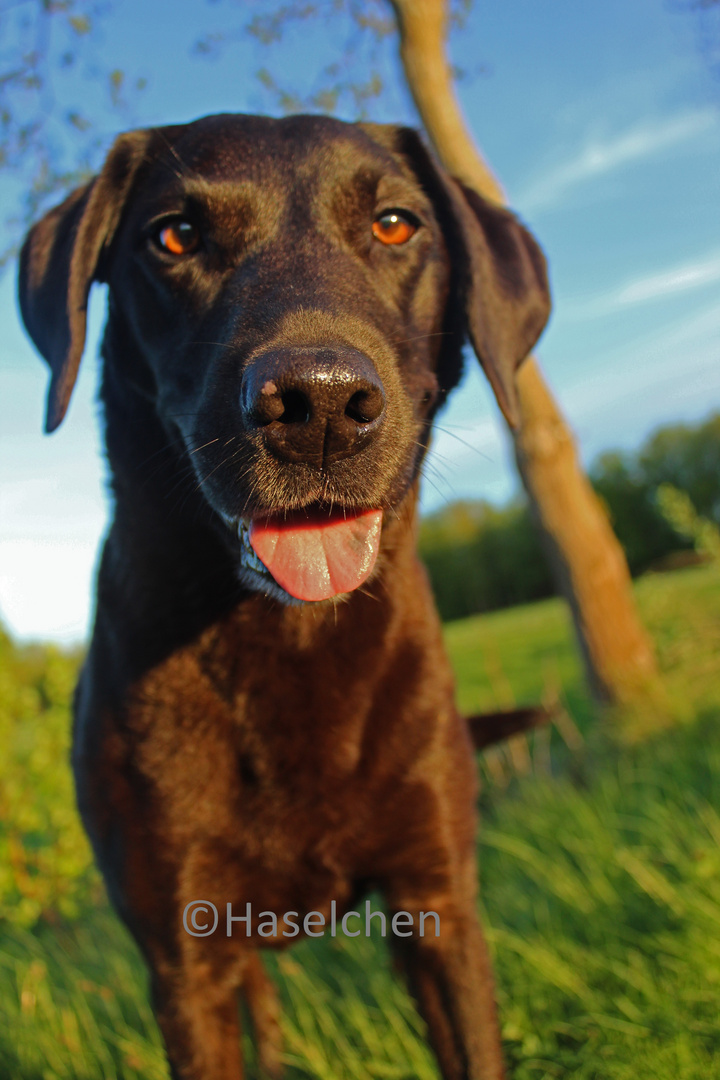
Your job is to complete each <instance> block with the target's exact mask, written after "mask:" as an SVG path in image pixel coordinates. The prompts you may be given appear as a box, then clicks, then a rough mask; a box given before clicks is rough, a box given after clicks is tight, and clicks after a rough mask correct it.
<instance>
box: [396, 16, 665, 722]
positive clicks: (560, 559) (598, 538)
mask: <svg viewBox="0 0 720 1080" xmlns="http://www.w3.org/2000/svg"><path fill="white" fill-rule="evenodd" d="M390 2H391V3H392V6H393V8H394V9H395V14H396V16H397V20H398V24H399V27H400V57H401V60H402V64H403V68H404V71H405V76H406V79H407V82H408V86H409V87H410V91H411V93H412V95H413V98H414V100H415V104H416V106H417V109H418V112H419V114H420V118H421V120H422V122H423V124H424V126H425V129H426V131H427V133H428V135H429V136H430V139H431V141H432V143H433V145H434V147H435V150H436V152H437V154H438V157H439V158H440V161H441V162H442V163H443V165H444V166H445V168H446V169H447V170H448V172H449V173H451V174H452V175H453V176H456V177H457V178H458V179H460V180H462V181H463V182H464V183H465V184H467V185H468V186H469V187H472V188H474V189H475V190H476V191H477V192H478V193H479V194H480V195H483V196H484V197H485V198H486V199H489V200H491V201H493V202H496V203H504V202H505V199H504V195H503V191H502V188H501V187H500V185H499V183H498V182H497V180H496V179H495V177H494V176H493V174H492V173H491V172H490V170H489V169H488V167H487V166H486V164H485V162H484V161H483V159H482V157H481V155H480V152H479V150H478V149H477V147H476V146H475V144H474V142H473V140H472V137H471V136H470V134H469V131H468V129H467V127H466V124H465V121H464V118H463V115H462V112H461V109H460V106H459V103H458V101H457V98H456V96H455V91H454V88H453V82H452V77H451V74H450V69H449V65H448V62H447V58H446V55H445V36H446V22H447V11H446V3H445V0H390ZM518 396H519V403H520V425H519V427H518V430H517V431H513V432H512V436H513V440H514V444H515V459H516V461H517V464H518V469H519V471H520V476H521V478H522V481H523V484H524V485H525V488H526V491H527V494H528V497H529V500H530V506H531V509H532V512H533V516H534V517H535V520H536V521H537V523H538V525H539V526H540V530H541V534H542V537H543V542H544V546H545V549H546V552H547V555H548V558H549V561H550V565H551V567H552V570H553V573H554V576H555V580H556V583H557V586H558V588H559V590H560V592H561V593H562V595H563V596H564V597H565V598H566V600H567V601H568V603H569V605H570V610H571V612H572V616H573V620H574V624H575V629H576V632H577V636H578V640H579V643H580V649H581V652H582V656H583V659H584V661H585V666H586V670H587V675H588V679H589V682H590V686H591V688H592V690H593V693H594V694H595V695H596V697H598V698H599V699H600V700H602V701H605V702H611V703H615V702H617V703H628V702H630V701H634V700H637V699H638V697H640V696H641V695H643V694H644V693H645V692H647V691H648V690H649V689H650V687H651V686H652V684H653V682H654V679H655V677H656V674H657V671H656V666H655V659H654V655H653V650H652V646H651V644H650V641H649V639H648V636H647V634H646V633H645V630H644V629H643V627H642V625H641V623H640V620H639V618H638V615H637V611H636V609H635V605H634V601H633V596H632V590H631V583H630V574H629V572H628V567H627V562H626V560H625V556H624V553H623V551H622V548H621V547H620V544H619V542H618V540H617V538H616V537H615V535H614V533H613V531H612V529H611V527H610V523H609V521H608V518H607V515H606V513H605V511H604V509H603V507H602V505H601V503H600V502H599V500H598V498H597V496H596V495H595V493H594V491H593V490H592V487H591V486H590V484H589V482H588V480H587V478H586V477H585V475H584V473H583V471H582V469H581V467H580V465H579V462H578V457H577V453H576V450H575V444H574V441H573V437H572V434H571V432H570V429H569V427H568V425H567V423H566V422H565V420H564V418H563V416H562V414H561V412H560V410H559V408H558V406H557V404H556V403H555V401H554V400H553V397H552V394H551V393H550V391H549V389H548V387H547V385H546V384H545V382H544V380H543V377H542V374H541V373H540V369H539V367H538V365H537V362H536V360H535V358H534V357H533V356H530V357H528V359H527V360H526V361H525V363H524V364H523V366H522V367H521V369H520V371H519V372H518Z"/></svg>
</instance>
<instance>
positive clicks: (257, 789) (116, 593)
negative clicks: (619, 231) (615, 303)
mask: <svg viewBox="0 0 720 1080" xmlns="http://www.w3.org/2000/svg"><path fill="white" fill-rule="evenodd" d="M398 206H402V207H405V208H407V211H408V213H411V214H412V215H413V220H415V221H416V222H417V223H418V226H417V232H416V235H415V236H414V237H413V240H412V242H409V243H408V244H407V245H405V247H404V248H403V250H402V251H400V250H398V251H389V250H384V249H383V250H381V245H380V246H379V245H378V244H377V243H376V242H375V241H373V239H372V236H371V232H370V226H371V224H372V221H373V220H374V218H375V217H376V216H377V215H378V214H379V213H381V212H383V211H385V210H387V209H390V208H396V207H398ZM168 217H170V218H173V217H174V218H182V219H184V220H188V219H189V220H192V221H193V222H194V223H195V224H196V226H197V228H198V230H199V231H200V234H201V235H202V247H201V249H200V252H199V253H193V254H192V255H189V256H187V257H185V256H183V257H182V258H180V259H172V258H169V257H168V255H167V252H164V251H162V250H159V248H158V243H157V228H158V222H160V221H164V220H167V219H168ZM93 280H105V281H107V282H108V284H109V288H110V301H109V305H110V314H109V320H108V326H107V330H106V334H105V342H104V347H103V354H104V375H103V387H102V394H101V396H102V401H103V406H104V412H105V420H106V441H107V447H108V460H109V464H110V470H111V475H112V485H113V494H114V500H115V514H114V519H113V523H112V526H111V529H110V532H109V535H108V538H107V540H106V543H105V547H104V552H103V557H102V562H101V567H100V571H99V580H98V599H97V613H96V620H95V629H94V634H93V640H92V644H91V647H90V651H89V655H88V658H87V661H86V664H85V667H84V670H83V673H82V677H81V681H80V684H79V686H78V690H77V694H76V700H75V731H74V750H73V765H74V770H75V776H76V782H77V791H78V801H79V806H80V810H81V813H82V816H83V820H84V822H85V825H86V828H87V830H88V833H89V835H90V837H91V840H92V843H93V846H94V849H95V852H96V856H97V859H98V862H99V864H100V866H101V868H102V871H103V874H104V876H105V880H106V882H107V886H108V891H109V894H110V897H111V899H112V901H113V903H114V905H115V906H116V908H117V910H118V912H119V914H120V915H121V917H122V918H123V919H124V920H125V922H126V923H127V925H128V926H129V928H130V930H131V931H132V933H133V934H134V935H135V937H136V939H137V941H138V943H139V945H140V947H141V949H142V951H143V953H144V955H145V957H146V959H147V962H148V964H149V967H150V970H151V976H152V990H153V1002H154V1007H155V1012H156V1015H157V1019H158V1023H159V1025H160V1028H161V1030H162V1033H163V1037H164V1039H165V1043H166V1047H167V1053H168V1058H169V1062H170V1068H171V1072H172V1075H173V1077H175V1078H177V1080H239V1078H240V1077H241V1076H242V1075H243V1064H242V1061H241V1054H240V1032H239V1019H238V1016H239V1014H238V1005H237V995H238V992H239V991H242V992H243V993H244V995H245V997H246V999H247V1002H248V1009H249V1014H250V1018H251V1021H252V1024H253V1028H254V1031H255V1037H256V1040H257V1043H258V1048H259V1060H260V1063H261V1067H262V1068H263V1070H264V1072H265V1074H267V1075H269V1076H279V1075H280V1072H281V1047H280V1041H279V1024H278V1014H277V1005H276V1002H275V999H274V994H273V991H272V987H271V985H270V983H269V981H268V980H267V977H266V976H265V974H264V972H263V969H262V966H261V964H260V961H259V957H258V952H257V948H258V946H259V945H263V946H265V947H276V946H281V945H284V944H287V943H288V939H286V938H282V937H280V936H278V938H275V939H262V938H260V937H259V935H258V934H257V932H256V929H255V930H254V932H253V935H252V937H251V938H249V939H248V938H246V937H245V935H244V928H243V929H242V932H239V931H236V932H234V933H233V934H232V935H231V936H227V935H226V934H225V933H224V913H225V911H226V905H227V904H228V903H229V904H231V905H232V910H233V911H234V913H236V914H238V913H241V912H243V911H244V910H245V904H246V903H248V902H250V903H251V905H252V910H253V912H255V913H259V912H261V911H266V910H267V911H272V912H275V913H284V912H299V914H300V919H302V917H303V916H304V915H305V914H306V913H308V912H310V911H318V912H321V913H322V914H323V915H324V916H325V917H326V918H327V917H328V916H329V913H330V908H331V902H332V901H335V902H336V905H337V909H338V918H339V917H340V916H341V915H342V913H343V912H345V911H347V910H351V909H352V907H353V904H356V903H357V902H358V901H359V900H360V898H361V897H362V896H363V895H364V894H365V892H367V890H368V889H370V888H377V889H379V890H380V891H381V892H382V893H383V895H384V897H385V899H386V902H387V905H388V909H389V911H390V912H391V913H392V912H399V911H407V912H410V913H411V914H412V915H413V916H414V917H415V925H416V926H417V925H418V916H419V913H420V912H421V911H434V912H437V913H438V915H439V919H440V928H441V929H440V934H439V936H437V937H435V936H434V934H433V933H427V934H426V936H424V937H420V936H417V935H414V936H413V937H410V938H399V937H398V938H392V939H391V944H392V945H393V947H394V948H395V952H396V955H397V958H398V960H399V962H400V964H401V966H402V967H403V969H404V971H405V973H406V975H407V977H408V980H409V984H410V987H411V989H412V991H413V993H414V994H415V996H416V999H417V1001H418V1004H419V1007H420V1009H421V1011H422V1013H423V1015H424V1017H425V1019H426V1021H427V1025H428V1032H429V1037H430V1040H431V1042H432V1044H433V1047H434V1049H435V1052H436V1054H437V1057H438V1062H439V1065H440V1069H441V1071H442V1075H443V1077H444V1078H445V1080H499V1078H500V1077H502V1075H503V1065H502V1056H501V1048H500V1037H499V1033H498V1026H497V1018H496V1013H495V1004H494V997H493V986H492V975H491V971H490V966H489V962H488V958H487V950H486V947H485V944H484V941H483V936H482V932H481V929H480V925H479V922H478V918H477V912H476V889H477V884H476V883H477V872H476V864H475V831H476V815H475V800H476V773H475V765H474V760H473V746H472V742H471V737H470V734H469V729H468V725H467V724H466V722H465V721H464V720H463V719H462V718H461V717H460V716H459V715H458V713H457V711H456V708H455V706H454V701H453V676H452V672H451V670H450V667H449V664H448V661H447V659H446V656H445V651H444V648H443V643H442V635H441V628H440V623H439V620H438V617H437V614H436V611H435V607H434V604H433V601H432V596H431V593H430V589H429V587H428V583H427V580H426V576H425V573H424V571H423V568H422V566H421V564H420V562H419V561H418V558H417V556H416V554H415V532H416V527H415V519H416V500H417V486H418V476H419V471H420V467H421V464H422V458H423V455H424V452H425V449H426V447H427V443H428V438H429V432H430V427H431V423H432V419H433V417H434V414H435V412H436V410H437V408H438V407H439V406H440V405H441V404H442V402H443V401H444V399H445V397H446V396H447V394H448V392H449V391H450V390H451V389H452V387H453V386H454V385H455V383H456V382H457V380H458V378H459V375H460V368H461V360H460V350H461V347H462V343H463V340H464V338H465V336H466V334H469V335H470V337H471V338H472V341H473V343H474V345H475V348H476V350H477V352H478V355H479V357H480V360H481V362H482V364H483V366H484V368H485V370H486V372H487V373H488V377H489V378H490V380H491V383H492V385H493V387H494V389H495V391H496V394H497V396H498V399H499V401H500V403H501V406H502V407H503V408H504V409H505V410H506V412H507V414H508V416H509V417H510V419H512V410H513V401H514V389H513V376H514V372H515V369H516V368H517V366H518V364H519V363H520V362H521V360H522V359H523V357H524V356H525V355H526V353H527V352H528V351H529V349H530V348H531V346H532V345H533V343H534V341H535V339H536V337H537V336H538V334H539V333H540V331H541V328H542V326H543V324H544V322H545V319H546V318H547V312H548V294H547V282H546V279H545V271H544V262H543V259H542V255H541V254H540V251H539V249H538V248H537V246H536V245H535V243H534V241H533V240H532V238H531V237H530V236H529V234H528V233H527V232H525V230H524V229H523V228H522V226H520V225H519V224H518V222H517V221H516V220H515V218H513V217H512V215H511V214H509V213H508V212H507V211H504V210H499V209H497V208H493V207H491V206H489V205H488V204H485V203H484V202H483V201H482V200H479V199H478V198H477V197H476V196H473V197H470V196H469V195H468V194H467V193H466V192H464V190H463V189H462V187H461V185H459V184H457V183H455V182H454V181H452V180H451V179H450V178H449V177H447V176H446V175H445V174H443V173H442V170H440V168H439V167H438V166H437V165H436V164H435V163H434V162H433V161H432V160H431V158H430V156H429V155H428V154H427V152H426V151H425V150H424V148H423V146H422V143H421V142H420V140H419V139H418V137H417V136H416V135H415V134H414V133H413V132H410V131H408V130H406V129H402V128H393V127H379V126H374V125H348V124H343V123H341V122H339V121H334V120H328V119H325V118H319V117H295V118H291V119H288V120H283V121H275V120H267V119H264V118H255V117H232V116H226V117H210V118H206V119H204V120H200V121H197V122H196V123H194V124H190V125H182V126H179V127H173V128H163V129H158V130H154V131H149V132H137V133H131V134H130V135H126V136H123V137H121V139H120V140H118V142H117V143H116V145H115V147H114V148H113V150H112V151H111V153H110V156H109V158H108V162H107V164H106V166H105V168H104V170H103V172H102V173H101V174H100V176H99V177H98V178H97V179H96V180H95V181H93V182H92V183H91V184H90V185H88V187H87V188H86V189H84V190H83V191H81V192H77V193H74V194H73V195H72V196H71V197H70V198H69V199H68V200H67V201H66V203H64V204H63V205H62V206H61V207H60V208H58V209H57V210H55V211H53V212H52V213H51V214H50V215H48V216H47V217H46V218H45V219H43V221H41V222H40V223H39V224H38V225H37V226H36V227H35V228H34V230H33V231H32V232H31V234H30V236H29V237H28V240H27V242H26V245H25V248H24V251H23V256H22V264H21V304H22V309H23V314H24V318H25V321H26V323H27V325H28V328H29V330H30V333H31V334H32V336H33V338H34V340H35V342H36V344H37V345H38V348H39V349H40V351H41V352H42V353H43V355H44V357H45V358H46V360H47V361H48V363H49V364H50V367H51V370H52V382H51V389H50V396H49V402H48V421H47V426H48V429H49V430H52V428H54V427H56V426H57V424H58V423H60V421H61V420H62V417H63V414H64V412H65V409H66V408H67V404H68V401H69V398H70V392H71V390H72V384H73V382H74V378H75V372H76V370H77V364H78V363H79V359H80V354H81V352H82V344H83V340H84V323H85V312H84V309H85V304H86V301H87V296H88V292H89V289H90V285H91V283H92V281H93ZM328 350H329V355H330V357H331V361H332V363H331V364H330V368H329V369H328V368H327V367H326V368H323V369H322V372H321V374H322V379H320V377H319V376H318V374H317V372H314V371H313V363H314V362H315V361H314V360H313V359H312V356H311V358H310V360H308V358H307V357H308V353H310V354H314V352H317V354H318V356H319V355H320V353H322V354H323V356H327V355H328ZM333 357H334V358H335V359H334V360H332V358H333ZM318 363H319V361H318ZM258 365H259V367H258ZM263 365H274V366H273V367H272V370H273V371H276V370H279V371H280V372H281V378H282V379H285V380H286V383H285V384H283V385H285V386H290V387H291V388H293V392H300V391H302V393H304V394H305V395H306V396H307V398H308V400H309V401H310V403H311V405H312V408H313V409H317V410H319V412H318V415H322V416H323V417H326V419H325V420H323V421H322V423H323V424H324V425H325V426H322V427H321V428H320V427H318V424H319V423H320V422H319V421H317V422H316V421H315V420H311V419H306V421H304V422H303V423H304V424H305V426H304V427H303V424H302V423H300V422H299V421H298V422H297V423H295V424H294V426H293V424H290V423H289V422H287V423H285V425H284V426H280V427H278V426H277V423H280V422H279V421H277V422H276V421H273V422H272V423H270V422H266V421H263V422H262V423H261V422H260V421H258V419H257V409H256V402H254V401H253V391H252V387H253V386H254V385H255V383H254V382H253V379H255V381H257V378H256V376H257V372H258V371H259V372H260V375H262V372H263V370H265V368H264V367H263ZM267 370H270V368H267ZM298 370H300V374H299V375H297V374H296V372H297V371H298ZM328 370H330V371H331V377H330V379H329V383H328V385H330V384H331V385H330V389H322V388H320V389H318V386H319V385H320V383H322V386H323V387H324V386H325V383H324V382H322V380H323V379H325V378H326V375H327V371H328ZM338 371H342V373H343V374H342V379H345V380H348V381H349V383H348V384H349V385H350V386H351V387H352V388H355V386H357V387H359V388H360V389H359V390H358V391H357V392H358V393H360V394H361V395H365V396H366V397H368V396H372V399H373V401H374V402H375V403H376V407H375V413H378V415H377V416H375V415H373V417H372V418H371V420H369V419H368V418H364V417H361V418H360V420H359V421H357V422H356V421H355V420H353V421H352V423H349V422H348V421H347V415H342V410H341V408H340V406H338V404H337V402H338V401H339V400H340V398H338V396H337V395H338V394H340V392H341V391H340V389H338V385H339V381H342V380H340V377H339V376H338V375H337V372H338ZM253 372H254V373H255V374H254V375H253ZM293 379H294V380H296V381H295V382H293V381H292V380H293ZM333 379H334V380H335V381H334V382H333ZM298 380H299V382H298ZM318 380H319V381H318ZM353 380H354V381H353ZM298 386H299V387H300V391H298V390H297V387H298ZM333 395H335V396H334V397H333ZM313 415H314V414H313ZM273 424H276V426H275V427H273ZM313 425H314V426H313ZM333 506H334V507H337V506H341V507H344V508H346V510H347V512H354V511H360V510H366V509H372V508H376V507H379V508H381V509H382V511H383V529H382V540H381V548H380V555H379V558H378V561H377V565H376V568H375V570H374V572H373V574H372V575H371V577H370V578H369V580H368V581H367V582H366V583H365V585H363V586H362V587H361V588H359V589H357V590H355V591H354V592H352V593H350V594H349V595H347V596H344V597H341V598H338V599H334V600H327V601H323V602H320V603H305V604H302V603H293V602H292V598H291V597H290V596H288V595H286V594H285V593H284V591H283V590H282V589H280V588H279V587H277V586H276V585H274V583H273V582H272V581H269V580H268V579H267V577H266V576H263V575H262V574H260V576H258V574H257V573H254V572H252V571H251V570H249V569H248V568H247V565H246V562H244V561H243V560H244V559H245V555H244V554H243V551H242V549H241V544H240V541H239V539H238V533H237V530H238V523H239V521H240V520H241V519H252V518H253V517H254V516H257V515H263V514H268V513H272V514H276V515H277V514H282V513H286V512H288V511H297V510H298V509H299V508H302V507H314V508H316V509H317V508H318V507H319V508H327V509H328V510H329V509H330V508H331V507H333ZM528 715H529V714H528ZM536 719H537V716H536V715H535V714H532V720H528V717H526V716H525V715H524V714H523V715H520V714H515V715H513V714H511V715H510V716H509V717H504V716H501V715H498V716H495V717H493V718H492V719H491V721H490V722H489V726H488V727H487V729H486V730H485V732H484V733H483V730H482V725H481V724H480V723H479V722H477V721H476V723H475V728H476V730H475V741H476V742H477V743H487V742H489V741H492V739H495V738H498V737H502V736H503V735H504V734H507V733H509V732H512V731H514V730H516V729H522V727H524V726H527V723H530V722H535V720H536ZM200 899H202V900H204V901H209V902H212V903H213V904H214V905H215V907H216V908H217V909H218V911H219V912H220V927H219V929H218V931H217V932H216V933H214V934H213V935H211V936H208V937H194V936H191V935H190V934H189V933H187V932H186V931H185V930H184V928H183V912H184V910H185V908H186V905H187V904H189V903H190V902H192V901H195V900H200Z"/></svg>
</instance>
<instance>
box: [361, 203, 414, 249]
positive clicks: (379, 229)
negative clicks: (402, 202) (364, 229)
mask: <svg viewBox="0 0 720 1080" xmlns="http://www.w3.org/2000/svg"><path fill="white" fill-rule="evenodd" d="M417 229H418V221H417V219H416V218H414V217H413V216H412V215H411V214H408V213H407V212H405V211H402V210H387V211H386V212H385V213H384V214H381V215H380V217H379V218H376V219H375V221H373V226H372V233H373V236H374V237H375V239H376V240H379V241H380V243H381V244H406V243H407V242H408V240H409V239H410V237H411V236H414V235H415V233H416V232H417Z"/></svg>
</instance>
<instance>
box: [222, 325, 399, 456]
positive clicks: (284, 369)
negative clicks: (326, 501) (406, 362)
mask: <svg viewBox="0 0 720 1080" xmlns="http://www.w3.org/2000/svg"><path fill="white" fill-rule="evenodd" d="M240 406H241V409H242V416H243V422H244V424H245V427H246V428H256V429H261V430H262V432H263V435H264V437H265V441H266V443H267V445H268V447H269V448H270V449H271V450H272V452H273V453H274V454H275V455H276V456H278V457H281V458H284V459H285V460H287V461H295V462H298V461H303V462H307V463H308V464H314V465H323V464H328V463H330V462H332V461H337V460H339V459H341V458H345V457H350V456H351V455H352V454H356V453H357V452H358V451H359V450H360V449H362V448H363V447H364V446H366V445H367V444H368V443H369V441H371V440H372V439H373V438H374V437H375V435H376V434H377V433H378V431H379V429H380V427H381V425H382V423H383V419H384V416H385V393H384V390H383V385H382V382H381V380H380V377H379V375H378V373H377V371H376V370H375V366H374V364H373V363H372V361H371V360H370V359H369V357H367V356H365V355H364V353H361V352H359V351H358V350H356V349H351V348H346V347H344V346H338V347H333V348H330V347H321V348H309V347H305V346H302V347H300V346H292V347H291V346H286V347H284V348H278V349H272V350H268V351H267V352H264V353H262V354H261V355H260V356H257V357H255V358H254V360H253V361H252V362H251V363H250V365H249V366H248V368H247V369H246V371H245V373H244V375H243V380H242V387H241V391H240Z"/></svg>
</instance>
